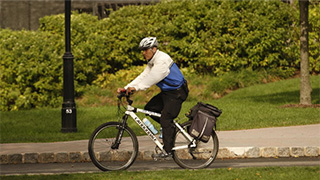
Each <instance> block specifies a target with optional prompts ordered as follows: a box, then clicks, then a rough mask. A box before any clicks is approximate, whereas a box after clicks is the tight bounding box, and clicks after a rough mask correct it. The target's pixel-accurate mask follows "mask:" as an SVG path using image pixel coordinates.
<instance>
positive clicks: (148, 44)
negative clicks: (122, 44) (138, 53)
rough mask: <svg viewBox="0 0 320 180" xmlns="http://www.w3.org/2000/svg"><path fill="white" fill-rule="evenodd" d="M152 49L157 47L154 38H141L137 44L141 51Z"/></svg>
mask: <svg viewBox="0 0 320 180" xmlns="http://www.w3.org/2000/svg"><path fill="white" fill-rule="evenodd" d="M153 47H158V41H157V38H156V37H146V38H143V39H142V40H141V42H140V44H139V49H141V50H146V49H149V48H153Z"/></svg>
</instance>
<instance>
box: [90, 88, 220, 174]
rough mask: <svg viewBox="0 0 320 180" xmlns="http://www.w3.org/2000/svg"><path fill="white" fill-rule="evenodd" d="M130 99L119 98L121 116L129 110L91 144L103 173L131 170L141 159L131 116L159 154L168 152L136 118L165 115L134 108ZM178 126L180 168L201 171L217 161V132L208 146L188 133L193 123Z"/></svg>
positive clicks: (97, 132)
mask: <svg viewBox="0 0 320 180" xmlns="http://www.w3.org/2000/svg"><path fill="white" fill-rule="evenodd" d="M130 96H131V94H128V95H127V94H126V92H122V93H121V94H119V95H118V115H120V114H121V109H122V108H123V109H125V112H124V115H123V116H122V118H119V120H118V121H112V122H107V123H104V124H102V125H100V126H99V127H97V128H96V129H95V130H94V131H93V133H92V135H91V137H90V140H89V144H88V150H89V155H90V158H91V160H92V162H93V164H94V165H95V166H96V167H98V168H99V169H100V170H102V171H112V170H124V169H127V168H129V167H130V166H131V165H132V164H133V163H134V161H135V160H136V158H137V156H138V148H139V147H138V146H139V145H138V139H137V136H136V135H135V133H134V132H133V131H132V129H131V128H130V127H129V126H128V124H127V120H128V118H129V116H130V117H131V118H132V119H133V120H134V121H135V122H136V123H137V124H138V125H139V126H140V128H142V130H143V131H144V132H145V133H146V134H147V136H149V137H150V139H151V140H152V141H153V142H154V143H155V144H156V148H155V152H156V153H160V152H165V150H164V149H163V145H162V143H161V142H160V141H159V139H158V138H157V137H156V136H155V135H154V134H153V133H152V132H151V131H150V130H149V128H148V127H147V126H146V125H145V124H144V123H143V121H142V120H141V119H140V118H139V117H138V116H137V115H136V113H142V114H146V115H149V116H151V115H152V116H157V117H160V116H161V114H159V113H156V112H152V111H147V110H144V109H140V108H135V107H133V106H132V103H133V101H132V100H131V99H130ZM124 97H125V98H126V101H127V107H125V105H124V103H123V100H122V99H123V98H124ZM122 113H123V111H122ZM119 117H121V116H119ZM174 125H175V127H176V133H175V137H174V147H173V149H172V150H173V154H172V156H173V160H174V161H175V162H176V163H177V164H178V165H179V166H180V167H182V168H188V169H200V168H206V167H208V166H210V165H211V164H212V163H213V161H214V160H215V158H216V156H217V154H218V149H219V141H218V137H217V134H216V133H215V131H214V130H213V132H212V134H211V137H210V140H209V141H208V142H207V143H204V142H202V141H200V140H197V139H195V138H193V137H191V136H190V135H189V134H188V128H189V127H190V125H191V121H190V120H189V121H187V122H184V123H182V124H180V123H178V122H177V121H176V120H174ZM155 160H156V159H155Z"/></svg>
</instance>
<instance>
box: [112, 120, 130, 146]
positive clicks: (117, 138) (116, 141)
mask: <svg viewBox="0 0 320 180" xmlns="http://www.w3.org/2000/svg"><path fill="white" fill-rule="evenodd" d="M127 119H128V115H124V116H123V118H122V120H123V121H122V123H121V124H120V125H119V126H118V127H117V129H118V130H119V131H118V134H117V137H116V139H115V141H114V142H113V143H112V146H111V149H118V148H119V145H120V144H121V140H122V136H123V132H124V129H125V128H124V127H125V126H126V123H127Z"/></svg>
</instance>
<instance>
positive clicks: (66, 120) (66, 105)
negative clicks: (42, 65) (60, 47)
mask: <svg viewBox="0 0 320 180" xmlns="http://www.w3.org/2000/svg"><path fill="white" fill-rule="evenodd" d="M70 17H71V0H65V37H66V52H65V54H64V55H63V104H62V109H61V115H62V128H61V132H76V131H77V110H76V103H75V101H74V80H73V76H74V73H73V55H72V53H71V43H70V41H71V33H70Z"/></svg>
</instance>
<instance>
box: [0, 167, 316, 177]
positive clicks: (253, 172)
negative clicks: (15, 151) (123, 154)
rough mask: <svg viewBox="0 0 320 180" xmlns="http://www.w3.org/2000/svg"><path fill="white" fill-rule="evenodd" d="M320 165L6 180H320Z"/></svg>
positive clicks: (68, 175) (116, 172)
mask: <svg viewBox="0 0 320 180" xmlns="http://www.w3.org/2000/svg"><path fill="white" fill-rule="evenodd" d="M319 177H320V166H315V167H263V168H235V169H234V168H223V169H201V170H161V171H135V172H132V171H114V172H105V173H94V174H90V173H87V174H64V175H33V176H2V177H1V179H2V180H19V179H23V180H29V179H30V180H31V179H32V180H38V179H39V180H40V179H46V180H51V179H52V180H56V179H68V180H73V179H75V180H99V179H103V180H111V179H117V180H122V179H123V180H128V179H132V180H153V179H156V180H199V179H208V180H211V179H214V180H245V179H247V180H255V179H259V180H260V179H268V180H289V179H290V180H291V179H299V180H319Z"/></svg>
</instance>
